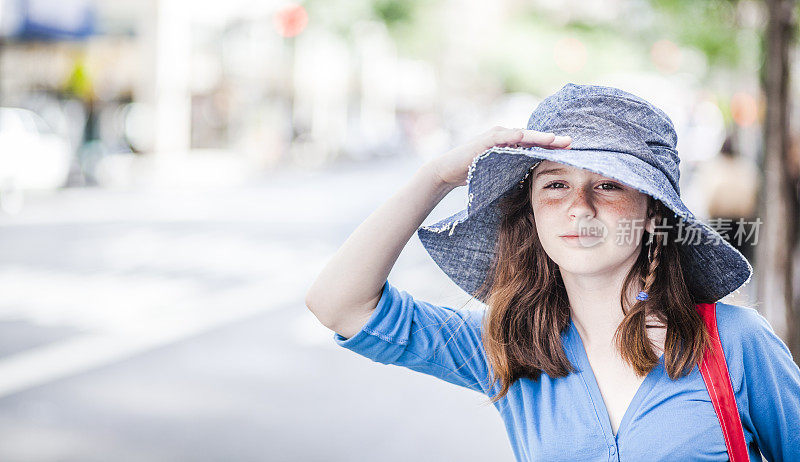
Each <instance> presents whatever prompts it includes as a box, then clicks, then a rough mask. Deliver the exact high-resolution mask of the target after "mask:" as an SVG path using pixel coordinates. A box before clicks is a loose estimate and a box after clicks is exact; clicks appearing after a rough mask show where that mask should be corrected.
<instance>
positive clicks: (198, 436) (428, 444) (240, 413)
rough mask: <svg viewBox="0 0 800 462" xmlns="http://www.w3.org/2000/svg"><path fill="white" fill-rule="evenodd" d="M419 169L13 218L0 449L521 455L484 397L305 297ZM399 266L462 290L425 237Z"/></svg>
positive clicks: (72, 197)
mask: <svg viewBox="0 0 800 462" xmlns="http://www.w3.org/2000/svg"><path fill="white" fill-rule="evenodd" d="M417 163H418V161H415V160H410V159H409V160H393V161H384V162H373V163H370V164H366V165H357V166H341V167H340V168H337V169H333V171H332V172H327V173H313V172H308V171H295V172H292V171H287V172H283V173H280V174H275V175H273V176H272V177H271V178H270V179H269V181H268V182H267V181H257V182H251V183H250V184H248V185H246V186H242V187H232V188H226V189H224V190H223V189H221V188H216V189H209V188H205V189H201V188H198V189H195V190H193V191H186V190H182V191H180V192H178V191H171V190H169V189H160V190H149V191H136V192H119V191H116V192H115V191H109V190H102V189H97V188H88V189H79V190H63V191H61V192H58V193H55V194H52V195H42V196H39V197H35V198H31V199H29V200H28V203H27V205H26V208H25V209H24V211H23V212H22V213H20V214H18V215H16V216H10V217H9V216H4V217H3V218H2V224H1V225H0V233H2V238H0V251H1V252H2V254H3V255H4V262H3V264H2V271H1V272H0V290H1V291H2V292H3V293H4V297H3V300H2V302H0V354H1V355H2V356H1V357H0V434H2V435H4V436H3V438H2V439H0V460H3V461H23V460H24V461H38V460H59V461H92V460H97V461H107V460H115V461H125V460H148V461H162V460H163V461H175V460H259V461H263V460H281V461H285V460H298V461H311V460H374V459H375V458H377V459H380V460H398V461H399V460H408V459H411V458H413V459H417V460H459V461H467V460H476V461H477V460H510V459H511V452H510V448H509V445H508V443H507V440H506V435H505V431H504V429H503V425H502V422H501V420H500V418H499V416H498V415H497V413H496V411H495V410H494V408H493V407H492V406H491V405H487V404H483V397H482V396H481V395H478V394H476V393H474V392H472V391H469V390H465V389H460V388H458V387H456V386H454V385H450V384H448V383H445V382H440V381H439V380H437V379H433V378H429V377H426V376H423V375H421V374H418V373H416V372H413V371H409V370H405V369H402V368H397V367H394V366H382V365H377V364H373V363H371V362H370V361H369V360H367V359H365V358H361V357H359V356H357V355H355V354H353V353H352V352H350V351H348V350H345V349H343V348H340V347H338V346H336V345H335V343H334V341H333V339H332V333H331V331H329V330H328V329H326V328H324V327H323V326H321V325H320V324H319V323H318V321H317V320H316V318H314V317H313V315H311V314H310V312H308V310H307V309H306V308H305V306H304V304H303V297H304V294H305V290H306V289H307V287H308V285H310V282H311V281H312V278H313V277H314V275H315V274H316V273H317V272H318V271H319V269H321V267H322V265H323V264H324V263H325V261H326V260H327V258H329V256H330V255H331V254H332V253H333V252H334V251H335V250H336V248H338V246H339V245H340V244H341V242H342V241H344V239H345V238H346V237H347V235H348V234H349V233H350V232H351V231H352V229H353V228H354V227H355V226H356V225H357V224H358V223H359V222H360V220H362V219H363V218H365V217H366V215H368V214H369V212H370V211H371V210H372V209H373V208H375V207H376V206H377V205H378V204H379V203H380V201H382V200H384V199H385V198H387V197H388V196H389V195H390V194H391V192H392V190H393V189H396V188H397V187H399V183H398V182H399V181H404V179H405V178H407V177H408V176H409V175H410V174H411V173H412V172H413V169H414V168H415V166H416V164H417ZM461 189H463V188H461ZM460 193H461V192H460V191H454V193H453V194H451V196H449V197H448V198H447V200H445V201H444V202H443V203H442V204H441V207H440V208H439V209H437V210H436V211H434V214H432V215H437V214H438V215H441V214H443V213H447V211H448V210H455V209H456V208H457V207H460V206H463V205H464V202H462V201H463V194H461V195H459V194H460ZM288 198H291V200H287V199H288ZM390 280H392V282H395V283H397V284H399V285H400V286H401V287H404V286H406V285H412V284H413V286H414V287H415V288H416V287H419V288H421V290H422V291H421V292H417V291H415V292H414V294H415V295H419V296H421V297H423V298H425V297H427V299H429V300H436V301H441V302H443V303H448V302H453V303H455V302H456V301H457V300H458V299H459V297H460V295H458V294H457V293H456V289H454V288H453V287H454V286H453V285H452V283H449V281H447V280H446V277H445V276H444V275H443V274H442V273H441V272H439V270H438V268H437V267H436V265H435V264H434V263H433V262H432V261H431V260H430V258H429V257H428V256H427V254H426V253H425V251H424V250H423V249H422V248H421V246H420V245H419V241H418V240H416V237H415V238H413V239H412V241H411V244H410V245H409V246H408V247H407V249H406V251H404V253H403V254H402V255H401V258H400V260H399V261H398V264H397V266H396V267H395V269H394V271H393V272H392V275H391V276H390ZM443 287H444V289H442V288H443ZM426 288H428V290H427V291H426ZM378 453H380V456H379V457H378V456H376V454H378Z"/></svg>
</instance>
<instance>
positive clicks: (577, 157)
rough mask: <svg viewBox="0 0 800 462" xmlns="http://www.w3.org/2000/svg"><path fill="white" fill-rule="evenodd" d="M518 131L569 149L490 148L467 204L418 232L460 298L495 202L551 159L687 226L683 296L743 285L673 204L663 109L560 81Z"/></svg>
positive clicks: (474, 271) (470, 179)
mask: <svg viewBox="0 0 800 462" xmlns="http://www.w3.org/2000/svg"><path fill="white" fill-rule="evenodd" d="M527 128H528V129H529V130H537V131H541V132H553V133H556V134H558V135H569V136H571V137H572V144H571V149H546V148H540V147H524V148H515V147H497V146H496V147H493V148H491V149H489V150H487V151H485V152H483V153H482V154H480V155H478V156H477V157H475V159H474V160H473V162H472V164H471V165H470V167H469V172H468V174H467V188H468V194H467V197H468V202H467V207H466V208H465V209H464V210H461V211H460V212H458V213H456V214H454V215H452V216H450V217H448V218H445V219H443V220H440V221H439V222H437V223H434V224H433V225H428V226H421V227H420V228H419V229H418V230H417V234H418V236H419V238H420V240H421V241H422V244H423V246H424V247H425V249H426V250H427V251H428V253H429V254H430V256H431V258H433V260H434V261H435V262H436V264H437V265H439V267H440V268H441V269H442V270H443V271H444V272H445V274H447V275H448V276H449V277H450V278H451V279H452V280H453V282H455V283H456V284H457V285H458V286H459V287H461V289H463V290H464V291H465V292H467V293H468V294H470V295H472V296H474V297H476V298H478V299H479V300H481V301H482V302H484V303H485V302H486V300H485V295H486V292H484V293H478V289H479V288H480V287H481V285H482V283H483V282H484V279H486V278H487V276H488V273H489V271H490V268H491V265H492V260H493V258H494V255H495V245H496V242H497V233H498V230H499V225H500V222H501V218H502V217H501V213H500V210H499V208H498V207H497V205H498V202H499V201H500V199H501V198H503V197H504V196H505V195H506V194H507V193H508V192H510V191H511V190H512V188H514V187H516V186H517V185H518V184H519V183H520V182H521V181H522V180H524V179H525V178H526V177H527V175H528V174H529V173H530V171H531V169H533V168H534V167H535V166H536V165H538V163H539V162H541V161H542V160H550V161H553V162H559V163H562V164H566V165H570V166H573V167H578V168H582V169H586V170H589V171H592V172H595V173H598V174H600V175H603V176H605V177H609V178H613V179H615V180H617V181H620V182H622V183H624V184H626V185H628V186H630V187H632V188H635V189H637V190H639V191H641V192H643V193H645V194H648V195H650V196H652V197H653V198H654V199H658V200H660V201H661V202H662V203H663V204H664V205H665V206H667V207H668V208H669V209H670V210H672V211H673V212H674V213H675V216H676V218H678V219H681V220H682V221H683V222H684V225H685V226H686V227H687V228H688V227H693V228H695V231H694V232H695V233H696V234H699V237H700V239H695V241H698V242H689V243H680V244H679V254H680V257H681V265H682V268H683V270H684V275H685V278H686V283H687V285H688V287H689V289H690V290H691V291H692V292H693V293H694V294H696V296H698V297H700V298H701V299H702V300H705V301H709V302H711V301H717V300H719V299H721V298H723V297H725V296H727V295H729V294H731V293H732V292H734V291H737V290H738V289H740V288H741V287H742V286H743V285H745V284H746V283H747V282H749V281H750V278H751V276H752V273H753V268H752V266H750V263H749V262H748V261H747V259H746V258H745V257H744V256H743V255H742V254H741V253H740V252H739V251H737V250H736V249H735V248H734V247H733V246H731V245H730V244H729V243H728V242H726V241H725V240H724V239H723V238H722V236H721V235H720V234H719V233H718V232H717V231H715V230H714V229H713V228H711V227H710V226H708V225H707V224H705V223H703V222H702V221H700V220H699V219H697V218H696V217H695V215H694V214H693V213H692V212H691V211H689V209H688V208H687V207H686V205H685V204H684V203H683V201H682V200H681V197H680V187H679V185H678V180H679V178H680V171H679V169H678V165H679V163H680V159H679V157H678V152H677V150H676V143H677V140H678V136H677V134H676V133H675V128H674V127H673V124H672V121H671V120H670V118H669V117H668V116H667V114H666V113H664V112H663V111H662V110H660V109H658V108H657V107H655V106H653V105H652V104H650V103H649V102H647V101H645V100H644V99H642V98H640V97H638V96H635V95H633V94H631V93H628V92H626V91H623V90H620V89H617V88H612V87H604V86H598V85H576V84H572V83H569V84H567V85H565V86H564V87H562V88H561V89H560V90H559V91H558V92H556V93H554V94H553V95H550V96H548V97H547V98H545V99H544V100H542V102H541V103H540V104H539V105H538V106H537V107H536V109H535V110H534V111H533V113H532V114H531V116H530V119H529V120H528V125H527Z"/></svg>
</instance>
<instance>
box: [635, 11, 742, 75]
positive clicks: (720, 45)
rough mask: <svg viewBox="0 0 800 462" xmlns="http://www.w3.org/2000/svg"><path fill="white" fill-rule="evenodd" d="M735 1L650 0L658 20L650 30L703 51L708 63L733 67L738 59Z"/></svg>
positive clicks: (739, 57) (739, 54)
mask: <svg viewBox="0 0 800 462" xmlns="http://www.w3.org/2000/svg"><path fill="white" fill-rule="evenodd" d="M737 3H738V1H737V0H650V4H651V5H652V6H653V9H654V11H655V12H656V13H657V14H658V15H659V18H660V19H661V20H662V22H661V24H660V27H658V28H656V30H655V31H654V32H656V33H658V34H660V35H662V36H667V37H670V38H673V39H674V40H675V41H677V42H678V43H680V44H682V45H685V46H690V47H693V48H696V49H698V50H700V51H701V52H703V54H704V55H705V56H706V58H707V59H708V63H709V65H711V66H722V67H731V68H735V67H736V66H738V65H739V63H740V61H741V50H740V47H739V41H738V37H739V34H740V32H741V31H742V29H743V28H742V25H740V24H738V23H737V20H736V6H737Z"/></svg>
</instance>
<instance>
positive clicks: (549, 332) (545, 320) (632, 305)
mask: <svg viewBox="0 0 800 462" xmlns="http://www.w3.org/2000/svg"><path fill="white" fill-rule="evenodd" d="M532 176H533V175H528V177H526V179H525V180H524V182H523V183H522V186H521V187H519V188H517V187H515V188H513V190H512V191H509V192H508V193H507V194H506V195H505V196H503V197H502V198H501V199H500V200H499V201H498V203H497V206H498V207H499V208H500V211H501V213H502V221H501V224H500V228H499V231H498V237H497V244H496V248H495V258H494V260H493V264H492V269H491V270H490V271H489V274H488V275H487V277H486V279H485V280H484V282H483V285H482V286H481V288H480V289H479V291H478V292H477V294H476V295H478V296H480V297H481V298H483V299H484V300H486V302H487V305H488V306H489V308H488V311H487V314H486V316H485V317H484V320H483V333H482V337H483V344H484V348H485V350H486V355H487V359H488V361H489V363H490V365H491V367H492V370H493V375H494V383H495V384H497V383H499V384H500V389H499V391H498V392H497V393H496V394H495V395H494V396H493V397H492V398H491V401H492V402H497V401H498V400H500V399H501V398H503V397H504V396H505V395H506V394H507V393H508V390H509V388H510V387H511V385H512V384H513V383H514V382H515V381H517V380H518V379H520V378H522V377H527V378H531V379H533V380H538V379H539V377H540V376H541V373H542V372H544V373H546V374H547V375H548V376H550V377H553V378H555V377H563V376H566V375H568V374H569V373H570V372H572V371H574V370H575V369H574V367H573V365H572V364H571V363H570V361H569V359H568V358H567V356H566V354H565V352H564V348H563V346H562V344H561V334H562V333H564V332H565V330H566V329H567V327H568V325H569V317H570V313H569V302H568V299H567V292H566V289H565V287H564V281H563V280H562V278H561V275H560V272H559V271H558V266H557V265H556V264H555V262H553V260H551V259H550V257H549V256H548V255H547V254H546V253H545V250H544V248H543V247H542V245H541V242H540V241H539V236H538V234H537V233H536V223H535V221H534V216H533V208H532V206H531V201H530V197H531V194H530V187H531V181H532ZM648 217H655V218H657V223H659V232H658V233H654V235H653V241H652V242H651V243H650V245H644V243H647V242H648V241H649V237H650V235H649V233H648V232H647V231H644V236H643V239H642V244H640V245H641V250H640V252H639V256H638V258H637V260H636V262H635V263H634V265H633V266H632V268H631V269H630V271H629V272H628V274H627V276H626V278H625V281H624V283H623V288H622V291H621V293H620V303H621V306H622V310H623V313H624V318H623V320H622V322H621V323H620V325H619V327H618V328H617V331H616V332H615V337H614V339H615V342H616V346H617V348H618V349H619V351H620V354H621V356H622V358H623V359H624V360H625V361H626V362H627V363H629V364H630V365H631V366H632V367H633V369H634V371H635V372H636V373H637V374H639V375H641V376H644V375H646V374H647V373H648V372H650V371H651V370H652V369H653V368H654V367H655V366H656V365H657V364H658V360H659V357H658V356H657V355H656V353H655V351H654V348H653V346H652V344H651V342H650V340H649V338H648V335H647V329H649V328H664V327H666V339H665V345H664V366H665V368H666V371H667V373H668V375H669V377H670V378H671V379H673V380H675V379H677V378H679V377H681V376H683V375H686V374H688V373H689V372H691V370H692V368H693V367H694V365H696V364H698V363H699V362H700V359H701V358H702V354H703V351H704V349H705V348H706V345H707V342H708V338H709V337H708V333H707V331H706V329H705V326H704V324H703V321H702V319H701V318H700V316H699V314H698V313H697V311H696V308H695V304H696V303H703V302H713V300H700V299H698V298H696V297H695V296H694V295H693V294H692V293H690V290H689V288H688V287H687V283H686V281H685V280H684V278H683V271H682V270H681V258H680V253H679V250H678V245H679V244H678V243H676V242H675V239H676V236H677V226H676V224H677V217H676V216H675V214H674V213H673V212H672V211H670V210H669V209H668V208H667V207H666V206H664V204H663V203H662V202H661V201H658V200H656V199H654V198H652V197H650V196H648ZM661 227H663V228H666V229H665V230H663V231H661ZM639 281H641V283H642V286H643V288H642V290H643V291H645V292H647V294H648V299H647V300H644V301H642V300H629V298H628V297H626V295H625V294H630V293H631V292H632V291H633V290H635V288H636V287H635V285H636V284H637V283H638V282H639ZM653 319H656V320H657V321H658V322H657V324H656V325H648V324H647V321H649V320H653Z"/></svg>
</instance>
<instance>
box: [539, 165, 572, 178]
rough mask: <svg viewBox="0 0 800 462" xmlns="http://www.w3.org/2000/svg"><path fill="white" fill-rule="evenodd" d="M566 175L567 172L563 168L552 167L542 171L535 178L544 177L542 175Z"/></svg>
mask: <svg viewBox="0 0 800 462" xmlns="http://www.w3.org/2000/svg"><path fill="white" fill-rule="evenodd" d="M565 173H567V170H566V169H565V168H563V167H553V168H548V169H547V170H542V171H541V172H539V173H537V174H536V177H537V178H538V177H540V176H544V175H562V174H565Z"/></svg>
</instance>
